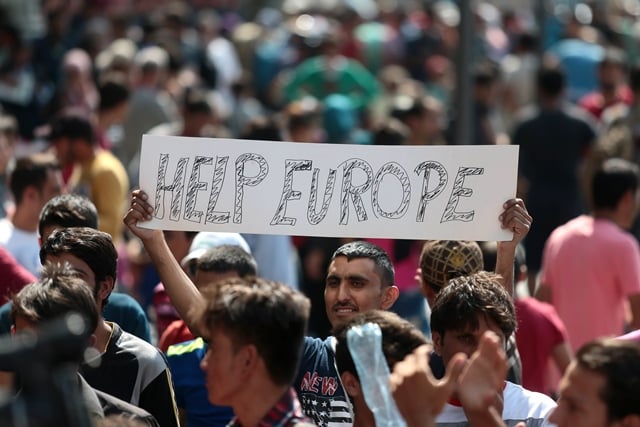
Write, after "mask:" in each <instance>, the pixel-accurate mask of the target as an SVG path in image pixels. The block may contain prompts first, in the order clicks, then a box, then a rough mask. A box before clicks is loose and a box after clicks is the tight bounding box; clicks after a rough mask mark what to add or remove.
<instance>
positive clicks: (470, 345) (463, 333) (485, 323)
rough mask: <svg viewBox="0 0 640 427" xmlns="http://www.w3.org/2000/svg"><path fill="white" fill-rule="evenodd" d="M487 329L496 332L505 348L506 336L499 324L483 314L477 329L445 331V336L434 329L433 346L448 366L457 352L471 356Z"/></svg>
mask: <svg viewBox="0 0 640 427" xmlns="http://www.w3.org/2000/svg"><path fill="white" fill-rule="evenodd" d="M486 331H492V332H494V333H495V334H496V335H497V336H498V337H499V338H500V342H501V346H502V348H505V342H506V338H505V336H504V334H503V333H502V331H501V330H500V328H499V327H498V325H496V324H495V322H494V321H493V320H491V319H488V318H487V317H485V316H482V315H481V316H480V317H479V319H478V329H476V330H473V329H471V328H470V327H467V328H466V329H464V330H459V331H453V330H452V331H445V333H444V336H443V335H440V333H438V332H435V331H433V332H432V335H433V348H434V350H435V351H436V353H438V354H439V355H440V356H441V357H442V359H443V360H444V364H445V366H446V365H447V364H448V363H449V361H450V360H451V358H452V357H453V356H454V355H455V354H457V353H464V354H466V355H467V357H471V355H472V354H473V353H474V352H475V351H476V350H477V349H478V345H479V344H480V339H481V338H482V335H484V333H485V332H486Z"/></svg>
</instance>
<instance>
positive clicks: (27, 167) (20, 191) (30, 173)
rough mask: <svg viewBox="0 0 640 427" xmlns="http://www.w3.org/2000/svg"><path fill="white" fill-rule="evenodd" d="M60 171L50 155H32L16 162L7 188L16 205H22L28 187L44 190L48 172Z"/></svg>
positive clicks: (56, 162)
mask: <svg viewBox="0 0 640 427" xmlns="http://www.w3.org/2000/svg"><path fill="white" fill-rule="evenodd" d="M58 170H60V164H59V163H58V161H57V160H56V158H55V157H54V156H53V154H50V153H34V154H30V155H28V156H25V157H22V158H19V159H18V160H16V164H15V167H14V168H13V170H12V171H11V175H10V176H9V188H10V189H11V194H13V198H14V200H15V202H16V204H20V203H22V198H23V197H24V192H25V190H26V189H27V188H28V187H35V188H36V189H37V190H38V191H40V192H41V191H42V190H43V189H44V186H45V184H46V183H47V178H48V174H49V172H50V171H58Z"/></svg>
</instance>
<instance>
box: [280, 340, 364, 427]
mask: <svg viewBox="0 0 640 427" xmlns="http://www.w3.org/2000/svg"><path fill="white" fill-rule="evenodd" d="M334 348H335V338H333V337H329V338H327V339H325V340H324V341H323V340H322V339H320V338H311V337H306V338H305V340H304V350H303V353H302V360H301V361H300V369H299V370H298V375H297V377H296V379H295V382H294V384H293V386H294V387H295V389H296V392H297V393H298V398H299V399H300V404H301V405H302V410H303V411H304V413H305V415H307V416H308V417H310V418H311V419H313V421H314V422H315V423H316V424H317V425H318V427H327V426H328V425H331V426H351V425H352V424H353V415H352V410H351V403H350V402H349V398H348V397H347V395H346V393H345V390H344V388H343V387H342V382H341V381H340V376H339V375H338V370H337V369H336V363H335V357H334V355H335V350H334Z"/></svg>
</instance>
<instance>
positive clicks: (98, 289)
mask: <svg viewBox="0 0 640 427" xmlns="http://www.w3.org/2000/svg"><path fill="white" fill-rule="evenodd" d="M45 261H46V262H52V263H60V264H62V263H65V262H68V263H69V265H71V268H73V271H75V272H76V273H77V274H78V277H79V278H81V279H82V280H83V281H84V282H85V283H86V284H87V286H90V287H91V288H92V289H93V296H94V297H95V298H96V303H97V304H98V310H100V311H101V310H102V301H103V300H104V299H105V298H107V297H108V296H109V294H111V290H112V289H113V287H112V286H109V283H106V281H102V282H100V283H97V282H96V276H95V274H94V273H93V270H92V269H91V267H89V265H88V264H87V263H86V262H84V261H83V260H81V259H80V258H78V257H76V256H75V255H71V254H60V255H47V257H46V259H45Z"/></svg>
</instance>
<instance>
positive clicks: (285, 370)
mask: <svg viewBox="0 0 640 427" xmlns="http://www.w3.org/2000/svg"><path fill="white" fill-rule="evenodd" d="M201 292H202V295H203V297H204V306H202V307H200V308H199V310H197V312H196V315H197V319H199V322H200V325H201V327H202V329H203V330H204V331H205V332H206V333H207V334H210V333H211V331H212V329H215V328H221V329H222V331H223V333H225V334H226V335H228V336H229V339H230V340H231V342H232V343H233V346H234V348H235V349H236V350H238V349H239V348H240V347H241V346H244V345H250V344H251V345H254V346H255V347H256V349H257V351H258V354H260V357H261V358H262V359H263V360H264V363H265V366H266V368H267V371H268V373H269V377H270V378H271V380H272V381H273V382H274V383H275V384H277V385H290V384H291V383H292V382H293V379H294V376H295V374H296V372H297V371H298V364H299V362H300V357H301V354H302V344H303V341H304V335H305V332H306V328H307V322H308V319H309V309H310V307H311V304H310V302H309V299H308V298H307V297H305V296H304V295H303V294H302V293H300V292H298V291H295V290H293V289H291V288H290V287H288V286H287V285H284V284H282V283H278V282H271V281H267V280H264V279H260V278H250V279H249V278H246V279H230V280H227V281H224V282H220V283H217V284H213V285H210V286H206V287H204V288H203V289H202V290H201Z"/></svg>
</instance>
